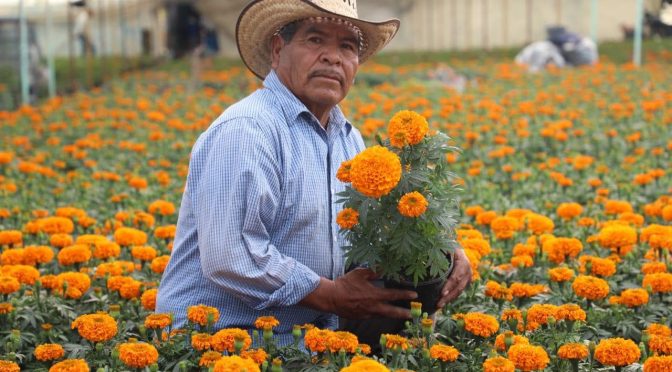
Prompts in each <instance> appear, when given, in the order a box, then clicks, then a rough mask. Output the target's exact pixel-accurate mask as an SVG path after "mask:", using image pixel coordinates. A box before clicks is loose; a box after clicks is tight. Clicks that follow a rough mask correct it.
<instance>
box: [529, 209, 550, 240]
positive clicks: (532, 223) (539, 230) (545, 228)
mask: <svg viewBox="0 0 672 372" xmlns="http://www.w3.org/2000/svg"><path fill="white" fill-rule="evenodd" d="M525 218H526V220H527V229H528V230H529V231H530V232H532V233H533V234H535V235H541V234H545V233H549V234H550V233H552V232H553V229H554V228H555V224H554V223H553V220H552V219H550V218H548V217H546V216H542V215H540V214H536V213H530V214H528V215H526V217H525Z"/></svg>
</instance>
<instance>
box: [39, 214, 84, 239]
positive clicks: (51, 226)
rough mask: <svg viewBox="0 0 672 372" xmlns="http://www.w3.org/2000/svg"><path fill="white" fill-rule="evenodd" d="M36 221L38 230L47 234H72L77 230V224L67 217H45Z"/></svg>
mask: <svg viewBox="0 0 672 372" xmlns="http://www.w3.org/2000/svg"><path fill="white" fill-rule="evenodd" d="M36 222H37V228H38V230H39V231H41V232H43V233H45V234H47V235H53V234H72V232H73V231H74V230H75V224H74V223H73V222H72V220H71V219H69V218H66V217H58V216H54V217H45V218H40V219H38V220H37V221H36Z"/></svg>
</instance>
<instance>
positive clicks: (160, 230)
mask: <svg viewBox="0 0 672 372" xmlns="http://www.w3.org/2000/svg"><path fill="white" fill-rule="evenodd" d="M176 230H177V226H176V225H166V226H159V227H157V228H156V229H155V230H154V236H155V237H157V238H159V239H174V238H175V231H176Z"/></svg>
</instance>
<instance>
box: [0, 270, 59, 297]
mask: <svg viewBox="0 0 672 372" xmlns="http://www.w3.org/2000/svg"><path fill="white" fill-rule="evenodd" d="M39 281H40V284H42V288H45V289H54V288H58V278H57V277H56V275H52V274H49V275H42V276H41V277H40V279H39ZM0 293H2V290H0Z"/></svg>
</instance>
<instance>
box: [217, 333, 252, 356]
mask: <svg viewBox="0 0 672 372" xmlns="http://www.w3.org/2000/svg"><path fill="white" fill-rule="evenodd" d="M236 340H239V341H242V342H243V348H242V349H241V350H247V349H249V348H250V345H252V337H250V335H249V334H248V333H247V331H245V330H243V329H240V328H224V329H222V330H220V331H218V332H217V333H215V334H214V335H212V344H211V345H212V349H213V350H216V351H219V352H224V351H228V352H229V353H233V352H234V351H236V348H235V341H236Z"/></svg>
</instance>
